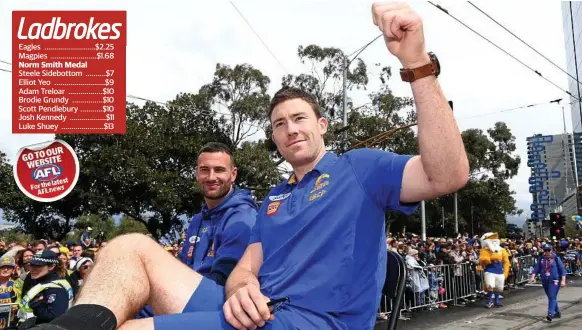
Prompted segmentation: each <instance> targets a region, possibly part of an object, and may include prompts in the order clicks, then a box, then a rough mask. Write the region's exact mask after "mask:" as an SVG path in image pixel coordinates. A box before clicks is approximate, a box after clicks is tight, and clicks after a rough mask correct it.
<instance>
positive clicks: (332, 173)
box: [39, 2, 469, 330]
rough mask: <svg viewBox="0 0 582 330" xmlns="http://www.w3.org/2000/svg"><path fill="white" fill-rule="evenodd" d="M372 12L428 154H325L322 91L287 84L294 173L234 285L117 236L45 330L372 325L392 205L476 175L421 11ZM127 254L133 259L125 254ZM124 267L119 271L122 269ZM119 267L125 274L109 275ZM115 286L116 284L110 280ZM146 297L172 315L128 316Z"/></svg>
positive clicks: (265, 214)
mask: <svg viewBox="0 0 582 330" xmlns="http://www.w3.org/2000/svg"><path fill="white" fill-rule="evenodd" d="M372 12H373V20H374V24H376V25H377V26H378V27H379V28H380V30H381V31H383V33H384V40H385V41H386V45H387V48H388V50H389V51H390V53H392V54H393V55H395V56H396V57H397V58H398V59H399V60H400V62H401V63H402V65H403V67H404V68H403V71H402V74H401V77H402V78H403V80H405V81H407V82H410V83H411V87H412V91H413V94H414V100H415V103H416V110H417V114H418V132H419V136H418V141H419V147H420V156H414V157H412V156H400V155H396V154H393V153H390V152H385V151H380V150H370V149H362V150H355V151H352V152H348V153H346V154H344V155H342V156H337V155H335V154H333V153H329V152H326V149H325V145H324V140H323V135H324V134H325V133H326V130H327V121H326V120H325V119H324V118H323V117H321V114H320V111H319V107H318V104H317V102H316V100H315V99H314V97H313V96H311V95H309V94H307V93H305V92H303V91H301V90H298V89H295V88H286V89H282V90H280V91H279V92H278V93H277V94H276V95H275V96H274V98H273V100H272V102H271V106H270V108H269V118H270V121H271V124H272V126H273V135H272V139H273V141H274V142H275V144H276V145H277V148H278V150H279V152H280V153H281V154H282V155H283V157H284V158H285V160H287V162H289V164H291V166H292V167H293V175H292V176H291V177H290V178H289V179H288V180H286V181H284V182H282V183H281V184H279V185H278V186H276V187H275V188H274V189H272V190H271V192H269V194H268V196H267V197H266V198H265V200H264V202H263V205H262V207H261V209H260V210H259V213H258V217H257V222H256V224H255V226H254V228H253V233H252V237H251V241H250V244H249V246H248V247H247V249H246V251H245V253H244V255H243V257H242V258H241V260H240V261H239V263H238V264H237V266H236V267H235V269H234V270H233V272H232V273H231V275H230V277H229V278H228V280H227V282H226V286H225V287H224V288H223V287H221V286H218V285H216V284H215V283H214V282H213V281H211V280H209V279H206V278H204V277H202V276H200V275H197V274H195V273H194V274H193V273H192V272H186V269H185V268H186V267H182V266H181V264H180V263H179V262H177V261H176V262H172V260H171V259H169V258H167V257H163V255H164V253H165V252H163V249H161V248H159V247H156V246H155V245H154V244H152V243H149V242H148V240H146V239H144V238H143V236H139V235H131V236H130V237H123V238H118V239H115V240H113V241H111V243H110V244H109V245H110V246H112V245H115V246H116V247H117V248H115V249H113V248H111V249H110V250H109V251H107V250H105V251H104V253H103V254H100V256H99V260H98V262H97V263H96V264H95V266H94V269H93V271H92V272H91V274H90V275H89V278H88V279H87V282H86V284H85V286H84V289H83V291H81V293H80V295H79V298H78V300H77V303H76V305H75V306H74V307H72V308H71V309H70V310H69V311H68V312H67V315H65V316H63V317H61V318H59V320H56V321H55V322H53V323H52V324H51V326H52V328H49V327H46V328H44V329H73V328H74V326H75V325H79V324H81V322H83V325H84V328H83V329H84V330H93V329H95V330H96V329H113V328H115V327H116V326H117V324H121V327H120V329H123V330H128V329H140V330H145V329H156V330H166V329H168V330H169V329H193V328H196V329H208V330H212V329H256V328H259V327H262V328H264V329H372V328H373V326H374V322H375V315H376V314H375V313H376V310H377V308H378V305H379V300H380V295H381V290H382V286H383V284H384V279H385V273H386V243H385V242H386V237H385V233H384V214H385V211H387V210H398V211H402V212H405V213H411V212H412V211H414V209H415V208H416V206H417V203H418V202H419V201H421V200H423V199H431V198H435V197H437V196H441V195H444V194H448V193H451V192H454V191H456V190H458V189H459V188H461V187H462V186H464V185H465V184H466V182H467V180H468V172H469V165H468V161H467V156H466V153H465V150H464V146H463V141H462V139H461V135H460V132H459V128H458V127H457V125H456V122H455V119H454V117H453V115H452V111H451V109H450V107H449V105H448V102H447V100H446V99H445V97H444V96H443V94H442V92H441V90H440V87H439V84H438V81H437V79H436V75H438V73H439V68H438V62H437V60H436V57H435V56H434V54H427V53H426V51H425V48H424V36H423V32H422V21H421V19H420V17H419V16H418V15H417V14H416V13H415V12H414V11H413V10H412V9H411V8H409V7H408V5H406V4H401V3H392V2H389V3H375V4H374V5H373V7H372ZM144 250H145V251H147V253H145V252H142V251H144ZM106 251H107V252H106ZM119 251H128V252H126V253H131V255H132V256H134V258H125V259H123V261H122V262H121V263H120V261H121V260H120V259H122V257H121V252H119ZM166 254H167V253H166ZM120 267H123V268H122V269H124V270H125V273H123V274H120V275H121V277H119V275H118V274H117V273H116V272H115V271H116V270H117V269H119V268H120ZM113 276H118V283H115V284H109V278H111V277H113ZM168 277H169V278H168ZM126 279H133V281H128V283H123V282H124V280H126ZM136 282H137V283H136ZM106 283H107V285H108V286H109V290H108V292H107V293H105V292H103V291H102V290H101V289H100V288H103V287H105V285H106ZM117 291H120V293H117ZM225 298H226V302H225ZM146 301H149V302H150V303H155V304H156V306H157V308H158V310H160V311H162V312H163V313H161V314H166V315H160V316H156V317H154V318H148V319H141V320H129V321H128V318H129V317H130V316H131V315H132V311H133V312H135V311H136V310H137V307H136V304H139V303H144V302H146ZM270 304H271V305H272V306H271V307H269V306H268V305H270ZM152 319H153V320H152ZM97 325H98V326H97ZM39 329H40V328H39Z"/></svg>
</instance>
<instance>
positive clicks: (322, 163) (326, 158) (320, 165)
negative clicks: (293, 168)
mask: <svg viewBox="0 0 582 330" xmlns="http://www.w3.org/2000/svg"><path fill="white" fill-rule="evenodd" d="M337 159H338V156H337V155H336V154H335V153H333V152H330V151H328V152H326V153H325V154H324V155H323V157H322V158H321V159H320V160H319V162H317V164H316V165H315V167H314V168H313V170H312V171H317V172H318V173H319V174H321V172H322V170H323V169H324V168H325V167H326V166H327V165H328V164H329V163H331V162H332V161H335V160H337ZM295 183H297V177H295V173H291V176H290V177H289V179H288V180H287V184H288V185H292V184H295Z"/></svg>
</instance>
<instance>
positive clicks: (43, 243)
mask: <svg viewBox="0 0 582 330" xmlns="http://www.w3.org/2000/svg"><path fill="white" fill-rule="evenodd" d="M37 245H42V246H44V248H45V249H46V245H47V244H46V242H45V241H43V240H40V239H39V240H36V241H34V242H32V247H35V246H37Z"/></svg>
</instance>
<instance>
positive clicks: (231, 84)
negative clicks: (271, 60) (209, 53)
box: [200, 64, 270, 147]
mask: <svg viewBox="0 0 582 330" xmlns="http://www.w3.org/2000/svg"><path fill="white" fill-rule="evenodd" d="M269 83H270V79H269V77H267V76H265V75H263V73H262V72H261V71H260V70H258V69H255V68H253V67H252V66H251V65H249V64H239V65H236V66H235V67H234V68H231V67H229V66H227V65H222V64H217V65H216V71H215V72H214V79H213V81H212V83H210V84H207V85H204V86H202V88H201V89H200V92H201V93H204V94H207V95H209V96H212V98H213V103H214V108H215V110H216V111H217V112H219V113H220V112H221V109H226V110H228V112H227V113H226V115H225V116H226V120H225V123H226V126H225V130H226V132H227V133H228V137H229V138H230V142H231V143H232V145H233V146H235V147H237V146H239V145H240V144H241V143H242V142H243V141H245V140H246V139H248V138H250V137H251V136H253V135H255V134H256V133H258V132H260V131H261V130H264V126H265V122H266V116H265V114H266V113H267V109H268V108H269V101H270V96H269V94H268V93H267V89H268V88H269ZM222 113H224V112H222Z"/></svg>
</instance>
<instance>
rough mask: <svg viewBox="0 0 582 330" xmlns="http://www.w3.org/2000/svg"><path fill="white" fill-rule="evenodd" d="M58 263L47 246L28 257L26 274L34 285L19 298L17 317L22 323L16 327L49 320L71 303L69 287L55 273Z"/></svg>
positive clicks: (71, 297)
mask: <svg viewBox="0 0 582 330" xmlns="http://www.w3.org/2000/svg"><path fill="white" fill-rule="evenodd" d="M59 263H60V261H59V258H58V256H57V254H56V253H54V252H53V251H51V250H49V249H45V250H44V251H43V252H42V254H40V255H39V254H35V255H34V256H33V257H32V260H31V261H30V265H31V270H30V274H29V276H30V277H31V278H32V280H33V281H34V283H35V285H34V286H33V287H32V288H30V289H29V290H27V291H26V292H23V296H22V299H21V300H20V305H19V311H18V316H19V319H20V320H21V321H23V323H24V324H23V325H21V327H19V329H20V328H26V326H28V325H34V324H43V323H47V322H50V321H51V320H53V319H55V318H56V317H58V316H60V315H62V314H63V313H65V311H66V310H67V309H68V308H70V306H71V305H72V303H73V289H72V288H71V285H70V284H69V282H68V281H66V280H65V279H63V278H61V277H60V276H59V274H58V272H57V271H58V265H59Z"/></svg>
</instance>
